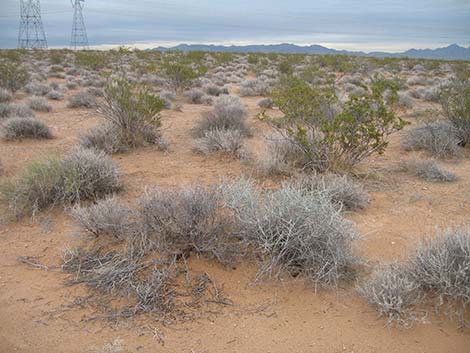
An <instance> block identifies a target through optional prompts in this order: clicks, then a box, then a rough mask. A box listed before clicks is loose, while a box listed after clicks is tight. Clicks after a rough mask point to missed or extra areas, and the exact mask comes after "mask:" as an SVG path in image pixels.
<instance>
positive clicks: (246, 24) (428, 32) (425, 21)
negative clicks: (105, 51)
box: [0, 0, 470, 51]
mask: <svg viewBox="0 0 470 353" xmlns="http://www.w3.org/2000/svg"><path fill="white" fill-rule="evenodd" d="M41 7H42V18H43V23H44V28H45V31H46V36H47V40H48V44H49V46H50V47H55V46H68V44H69V42H70V32H71V26H72V16H73V12H72V6H71V4H70V1H69V0H41ZM84 16H85V23H86V27H87V32H88V38H89V41H90V44H91V45H95V46H102V47H106V46H107V45H138V46H139V47H141V48H144V47H152V46H157V45H173V44H179V43H214V44H259V43H282V42H289V43H295V44H300V45H306V44H321V45H325V46H328V47H332V48H335V49H351V50H365V51H373V50H386V51H401V50H405V49H409V48H411V47H414V48H434V47H440V46H445V45H448V44H452V43H457V44H460V45H464V46H470V0H341V1H340V0H230V1H229V0H198V1H188V0H173V1H169V0H168V1H159V0H157V1H151V0H112V1H109V0H86V1H85V9H84ZM18 22H19V0H0V47H3V48H6V47H16V43H17V35H18Z"/></svg>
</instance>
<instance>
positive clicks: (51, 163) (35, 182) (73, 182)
mask: <svg viewBox="0 0 470 353" xmlns="http://www.w3.org/2000/svg"><path fill="white" fill-rule="evenodd" d="M119 179H120V173H119V170H118V168H117V166H116V165H115V164H114V162H113V161H112V160H111V159H109V158H108V157H107V156H106V155H104V154H103V153H98V152H95V151H93V150H86V149H76V150H73V151H72V152H70V153H69V154H68V155H66V156H65V157H64V158H63V159H57V158H49V159H47V160H45V161H39V162H33V163H31V164H30V165H28V166H27V167H26V168H25V169H24V170H23V172H21V173H20V175H19V176H18V177H17V178H16V179H15V180H13V181H10V182H7V183H5V184H3V185H1V188H0V190H1V201H2V202H3V203H5V204H6V205H7V206H8V208H9V210H10V211H11V212H12V214H13V215H15V216H17V217H21V216H23V215H33V214H35V213H36V212H38V211H40V210H43V209H45V208H48V207H52V206H54V205H58V204H73V203H76V202H78V201H81V200H88V199H89V200H96V199H99V198H101V197H103V196H105V195H108V194H112V193H114V192H117V191H119V190H120V189H121V188H122V185H121V182H120V180H119Z"/></svg>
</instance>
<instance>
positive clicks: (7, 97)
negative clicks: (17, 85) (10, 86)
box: [0, 87, 13, 103]
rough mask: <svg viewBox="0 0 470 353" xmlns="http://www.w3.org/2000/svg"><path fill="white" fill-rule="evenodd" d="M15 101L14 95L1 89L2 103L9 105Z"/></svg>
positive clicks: (0, 101)
mask: <svg viewBox="0 0 470 353" xmlns="http://www.w3.org/2000/svg"><path fill="white" fill-rule="evenodd" d="M12 100H13V95H12V94H11V92H10V91H9V90H7V89H4V88H1V87H0V103H8V102H11V101H12Z"/></svg>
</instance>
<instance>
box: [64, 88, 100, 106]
mask: <svg viewBox="0 0 470 353" xmlns="http://www.w3.org/2000/svg"><path fill="white" fill-rule="evenodd" d="M94 107H96V100H95V97H93V96H92V95H91V94H89V93H88V92H79V93H77V94H75V95H73V96H71V97H70V98H69V100H68V103H67V108H94Z"/></svg>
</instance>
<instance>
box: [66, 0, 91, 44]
mask: <svg viewBox="0 0 470 353" xmlns="http://www.w3.org/2000/svg"><path fill="white" fill-rule="evenodd" d="M71 2H72V6H73V10H74V11H73V24H72V37H71V39H70V48H71V49H74V50H77V49H88V48H89V46H88V37H87V34H86V28H85V21H84V20H83V12H82V10H83V6H84V5H85V0H71Z"/></svg>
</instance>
